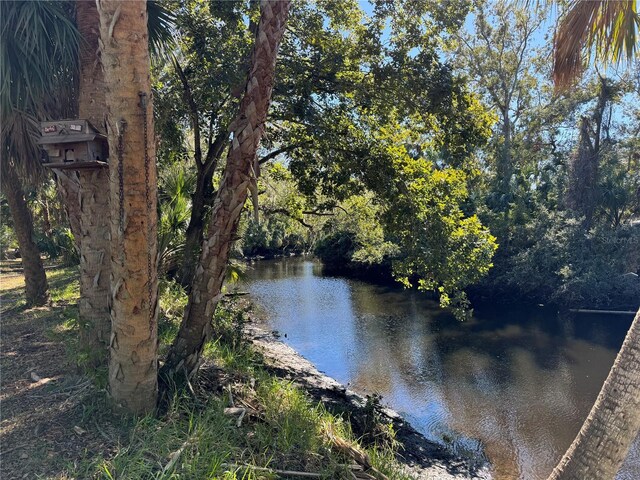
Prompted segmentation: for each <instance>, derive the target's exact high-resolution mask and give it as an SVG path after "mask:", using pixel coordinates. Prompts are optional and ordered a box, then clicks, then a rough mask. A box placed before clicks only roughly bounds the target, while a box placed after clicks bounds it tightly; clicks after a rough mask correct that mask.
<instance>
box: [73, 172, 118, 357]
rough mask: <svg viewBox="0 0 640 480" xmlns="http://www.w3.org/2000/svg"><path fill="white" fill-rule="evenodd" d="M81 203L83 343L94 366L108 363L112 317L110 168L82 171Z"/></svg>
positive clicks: (80, 305)
mask: <svg viewBox="0 0 640 480" xmlns="http://www.w3.org/2000/svg"><path fill="white" fill-rule="evenodd" d="M79 174H80V185H81V202H80V209H81V215H80V230H81V232H82V239H81V241H80V302H79V316H80V322H79V323H80V341H81V343H80V344H81V345H82V347H83V348H85V349H87V350H88V351H89V352H90V355H89V360H90V364H91V365H92V366H98V365H102V364H104V363H105V361H106V358H107V353H108V344H109V334H110V332H111V316H110V313H109V293H110V273H111V256H110V254H111V222H110V215H109V172H108V170H107V169H106V168H97V169H90V170H81V171H80V172H79Z"/></svg>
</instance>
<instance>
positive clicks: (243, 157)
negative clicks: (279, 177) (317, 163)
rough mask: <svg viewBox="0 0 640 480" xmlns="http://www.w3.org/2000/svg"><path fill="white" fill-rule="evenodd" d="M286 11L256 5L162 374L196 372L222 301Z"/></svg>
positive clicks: (284, 5) (281, 4) (285, 6)
mask: <svg viewBox="0 0 640 480" xmlns="http://www.w3.org/2000/svg"><path fill="white" fill-rule="evenodd" d="M289 6H290V2H289V1H266V0H263V1H262V2H261V14H260V22H259V25H258V31H257V35H256V40H255V44H254V48H253V52H252V54H251V63H250V65H251V67H250V71H249V76H248V79H247V84H246V87H245V91H244V95H243V97H242V100H241V102H240V108H239V112H238V115H237V117H236V119H235V120H234V121H233V122H232V124H231V126H230V130H231V131H232V132H233V140H232V142H231V145H230V147H229V152H228V154H227V164H226V166H225V169H224V173H223V176H222V181H221V183H220V187H219V189H218V195H217V196H216V199H215V202H214V205H213V210H212V212H211V218H210V219H209V225H208V232H207V238H206V239H205V240H204V243H203V246H202V253H201V255H200V262H199V265H198V267H197V269H196V272H195V277H194V281H193V288H192V290H191V293H190V295H189V303H188V305H187V308H186V310H185V314H184V318H183V320H182V324H181V325H180V330H179V332H178V336H177V337H176V340H175V341H174V343H173V345H172V346H171V349H170V351H169V354H168V356H167V362H166V364H165V366H164V367H163V374H164V375H168V376H171V375H173V374H175V373H179V372H186V373H187V375H191V374H192V373H193V372H195V371H196V370H197V368H198V367H199V364H200V356H201V354H202V350H203V348H204V345H205V343H206V341H207V340H208V339H209V338H210V335H211V320H212V317H213V313H214V311H215V308H216V306H217V304H218V301H219V300H220V297H221V289H222V283H223V280H224V277H225V273H226V270H227V262H228V260H229V251H230V250H231V246H232V243H233V241H234V237H235V235H236V231H237V227H238V222H239V220H240V213H241V211H242V208H243V206H244V203H245V200H246V199H247V189H248V188H249V185H250V183H251V182H252V175H253V174H254V172H255V170H256V167H257V165H255V164H254V163H255V160H256V152H257V149H258V145H259V144H260V140H261V138H262V133H263V131H264V124H265V121H266V118H267V111H268V108H269V103H270V100H271V91H272V88H273V81H274V71H275V63H276V57H277V52H278V46H279V44H280V40H281V39H282V36H283V34H284V30H285V26H286V21H287V15H288V12H289Z"/></svg>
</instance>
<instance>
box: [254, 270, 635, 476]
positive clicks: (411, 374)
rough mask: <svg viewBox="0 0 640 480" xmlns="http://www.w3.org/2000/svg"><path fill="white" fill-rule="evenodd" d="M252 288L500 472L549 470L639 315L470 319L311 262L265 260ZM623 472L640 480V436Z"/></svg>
mask: <svg viewBox="0 0 640 480" xmlns="http://www.w3.org/2000/svg"><path fill="white" fill-rule="evenodd" d="M245 288H247V289H248V290H249V292H250V293H251V295H252V296H253V298H254V299H255V300H256V301H257V303H258V304H259V305H260V306H261V307H262V308H263V309H264V310H265V311H266V313H267V318H268V320H267V321H268V322H269V326H270V327H271V328H272V329H273V330H277V331H278V332H280V333H281V334H282V335H283V337H282V340H283V341H285V342H286V343H288V344H289V345H291V346H292V347H293V348H295V349H296V350H297V351H298V352H300V353H301V354H302V355H303V356H304V357H306V358H307V359H308V360H310V361H311V362H313V363H314V364H315V365H316V366H317V367H318V369H320V370H322V371H323V372H325V373H326V374H328V375H330V376H331V377H334V378H335V379H337V380H338V381H339V382H341V383H343V384H346V385H348V386H349V388H351V389H353V390H355V391H357V392H359V393H361V394H372V393H377V394H380V395H382V397H383V400H382V401H383V403H386V404H388V405H389V406H391V407H392V408H393V409H395V410H397V411H398V412H400V413H401V414H402V415H403V416H404V417H405V418H406V419H407V420H409V421H410V423H411V424H412V425H413V426H414V427H415V428H416V429H418V430H419V431H421V432H422V433H423V434H424V435H425V436H426V437H427V438H429V439H431V440H434V441H437V442H439V443H441V444H443V445H445V446H447V447H448V448H450V449H451V450H452V451H453V452H454V453H456V454H458V455H461V456H465V457H467V458H469V459H471V460H472V461H480V460H481V459H482V458H488V459H489V461H490V463H491V465H492V469H493V473H494V476H495V478H496V479H499V480H502V479H515V478H520V479H526V480H534V479H544V478H545V477H546V476H547V475H548V474H549V473H550V471H551V470H552V469H553V466H554V465H555V463H556V462H557V460H558V459H559V458H560V456H561V455H562V453H563V452H564V451H565V450H566V448H567V447H568V446H569V444H570V443H571V441H572V440H573V438H574V437H575V435H576V433H577V431H578V430H579V428H580V425H581V424H582V421H583V419H584V418H585V417H586V415H587V413H588V412H589V409H590V408H591V405H592V404H593V401H594V400H595V398H596V396H597V394H598V391H599V390H600V387H601V385H602V382H603V381H604V379H605V378H606V376H607V373H608V371H609V369H610V368H611V365H612V364H613V360H614V358H615V356H616V353H617V351H618V349H619V347H620V345H621V344H622V341H623V339H624V335H625V333H626V331H627V329H628V327H629V325H630V324H631V320H632V317H631V316H628V317H627V316H603V315H584V314H581V315H571V314H565V315H559V314H558V313H557V312H555V311H551V310H549V309H544V308H527V309H507V310H505V309H497V308H496V309H486V308H485V309H483V310H478V311H476V313H475V315H474V317H473V318H472V319H471V320H469V321H465V322H460V321H458V320H456V319H455V318H453V316H452V315H450V314H449V313H448V312H446V311H443V310H441V309H440V308H439V307H438V305H437V303H436V302H434V301H433V300H430V299H428V298H427V296H426V295H424V294H421V293H419V292H415V291H410V290H403V289H402V288H398V287H394V286H380V285H374V284H370V283H366V282H362V281H358V280H351V279H347V278H343V277H332V276H324V275H323V274H322V267H321V265H320V264H319V263H317V262H313V261H308V260H304V259H300V258H292V259H283V260H263V261H259V262H255V263H254V264H253V265H252V267H251V269H249V271H248V272H247V279H246V285H245ZM285 335H286V336H285ZM639 438H640V437H639ZM618 479H619V480H637V479H640V440H636V442H635V445H634V447H633V448H632V451H631V453H630V455H629V457H628V458H627V460H626V462H625V465H624V466H623V468H622V469H621V471H620V473H619V474H618Z"/></svg>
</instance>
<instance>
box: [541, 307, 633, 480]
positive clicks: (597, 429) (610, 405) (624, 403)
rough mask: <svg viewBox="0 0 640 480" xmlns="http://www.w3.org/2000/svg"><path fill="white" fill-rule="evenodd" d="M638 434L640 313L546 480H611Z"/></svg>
mask: <svg viewBox="0 0 640 480" xmlns="http://www.w3.org/2000/svg"><path fill="white" fill-rule="evenodd" d="M639 431H640V310H638V313H636V317H635V319H634V320H633V323H632V324H631V328H630V329H629V332H628V333H627V337H626V338H625V341H624V343H623V344H622V348H621V349H620V352H619V353H618V356H617V357H616V360H615V362H614V364H613V367H611V371H610V372H609V376H608V377H607V379H606V380H605V382H604V385H603V387H602V390H600V394H599V395H598V398H597V399H596V402H595V403H594V405H593V408H592V409H591V412H590V413H589V416H588V417H587V419H586V420H585V422H584V424H583V425H582V428H581V429H580V432H579V433H578V436H577V437H576V439H575V440H574V441H573V443H572V444H571V446H570V447H569V449H568V450H567V452H566V453H565V454H564V456H563V458H562V460H560V463H559V464H558V466H557V467H556V468H555V469H554V470H553V472H552V473H551V476H550V477H549V480H613V478H614V477H615V475H616V473H617V472H618V469H619V468H620V466H621V465H622V463H623V462H624V459H625V458H626V456H627V453H628V451H629V448H630V447H631V444H632V443H633V441H634V439H635V438H636V435H637V434H638V432H639Z"/></svg>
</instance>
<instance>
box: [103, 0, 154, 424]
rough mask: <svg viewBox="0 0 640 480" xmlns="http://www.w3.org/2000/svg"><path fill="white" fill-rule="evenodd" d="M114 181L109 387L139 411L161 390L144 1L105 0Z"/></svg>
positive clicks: (130, 408) (106, 75)
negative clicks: (159, 380) (158, 372)
mask: <svg viewBox="0 0 640 480" xmlns="http://www.w3.org/2000/svg"><path fill="white" fill-rule="evenodd" d="M98 13H99V15H100V39H101V48H102V63H103V65H104V78H105V85H106V100H107V107H108V111H107V131H108V137H109V152H110V159H109V176H110V178H109V180H110V186H111V197H110V208H111V239H112V240H111V295H112V297H111V321H112V332H111V339H110V343H109V346H110V361H109V388H110V393H111V396H112V397H113V399H114V400H115V402H116V403H117V404H119V405H121V406H122V407H124V408H125V409H126V410H128V411H129V412H133V413H138V414H142V413H148V412H150V411H152V410H153V409H154V408H155V405H156V397H157V390H158V375H157V366H158V355H157V351H158V331H157V330H158V329H157V308H156V307H157V300H158V296H157V294H158V276H157V258H156V257H157V237H156V235H157V211H156V204H157V198H156V197H157V183H156V181H157V179H156V165H155V142H154V137H153V131H154V130H153V102H152V98H151V81H150V61H149V50H148V31H147V4H146V1H145V0H135V1H134V0H101V1H100V2H99V3H98Z"/></svg>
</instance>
